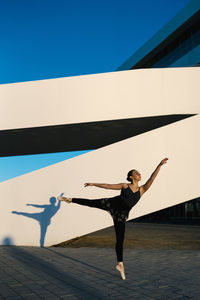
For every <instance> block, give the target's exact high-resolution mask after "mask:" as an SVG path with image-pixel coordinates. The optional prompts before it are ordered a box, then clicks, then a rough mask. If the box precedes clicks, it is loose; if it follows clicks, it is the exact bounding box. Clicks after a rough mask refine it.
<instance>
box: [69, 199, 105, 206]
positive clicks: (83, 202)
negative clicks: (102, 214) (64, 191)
mask: <svg viewBox="0 0 200 300" xmlns="http://www.w3.org/2000/svg"><path fill="white" fill-rule="evenodd" d="M104 202H105V200H104V199H95V200H89V199H82V198H72V203H76V204H80V205H85V206H89V207H95V208H100V209H105V207H104Z"/></svg>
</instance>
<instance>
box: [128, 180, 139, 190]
mask: <svg viewBox="0 0 200 300" xmlns="http://www.w3.org/2000/svg"><path fill="white" fill-rule="evenodd" d="M130 185H131V186H132V187H134V188H136V189H137V188H138V181H137V180H133V182H131V184H130Z"/></svg>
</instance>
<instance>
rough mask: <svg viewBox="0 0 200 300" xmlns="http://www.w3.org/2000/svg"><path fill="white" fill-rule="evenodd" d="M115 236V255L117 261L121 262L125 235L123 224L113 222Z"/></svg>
mask: <svg viewBox="0 0 200 300" xmlns="http://www.w3.org/2000/svg"><path fill="white" fill-rule="evenodd" d="M114 228H115V234H116V245H115V250H116V254H117V261H118V262H122V261H123V243H124V234H125V222H123V221H122V222H117V221H115V222H114Z"/></svg>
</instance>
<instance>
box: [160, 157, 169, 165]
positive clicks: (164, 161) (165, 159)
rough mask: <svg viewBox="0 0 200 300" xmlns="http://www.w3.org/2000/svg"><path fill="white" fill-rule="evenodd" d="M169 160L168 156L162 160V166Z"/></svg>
mask: <svg viewBox="0 0 200 300" xmlns="http://www.w3.org/2000/svg"><path fill="white" fill-rule="evenodd" d="M167 161H168V158H164V159H162V160H161V162H160V163H159V165H160V166H162V165H164V164H166V162H167Z"/></svg>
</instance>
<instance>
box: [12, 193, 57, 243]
mask: <svg viewBox="0 0 200 300" xmlns="http://www.w3.org/2000/svg"><path fill="white" fill-rule="evenodd" d="M49 202H50V204H44V205H38V204H26V205H27V206H33V207H37V208H44V210H43V211H42V212H40V213H26V212H18V211H12V213H13V214H16V215H20V216H24V217H28V218H31V219H34V220H36V221H38V222H39V224H40V247H44V240H45V235H46V232H47V227H48V226H49V225H50V224H51V218H52V217H53V216H54V215H55V214H56V213H57V211H58V210H59V209H60V201H58V204H57V205H56V198H55V197H51V198H50V199H49Z"/></svg>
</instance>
